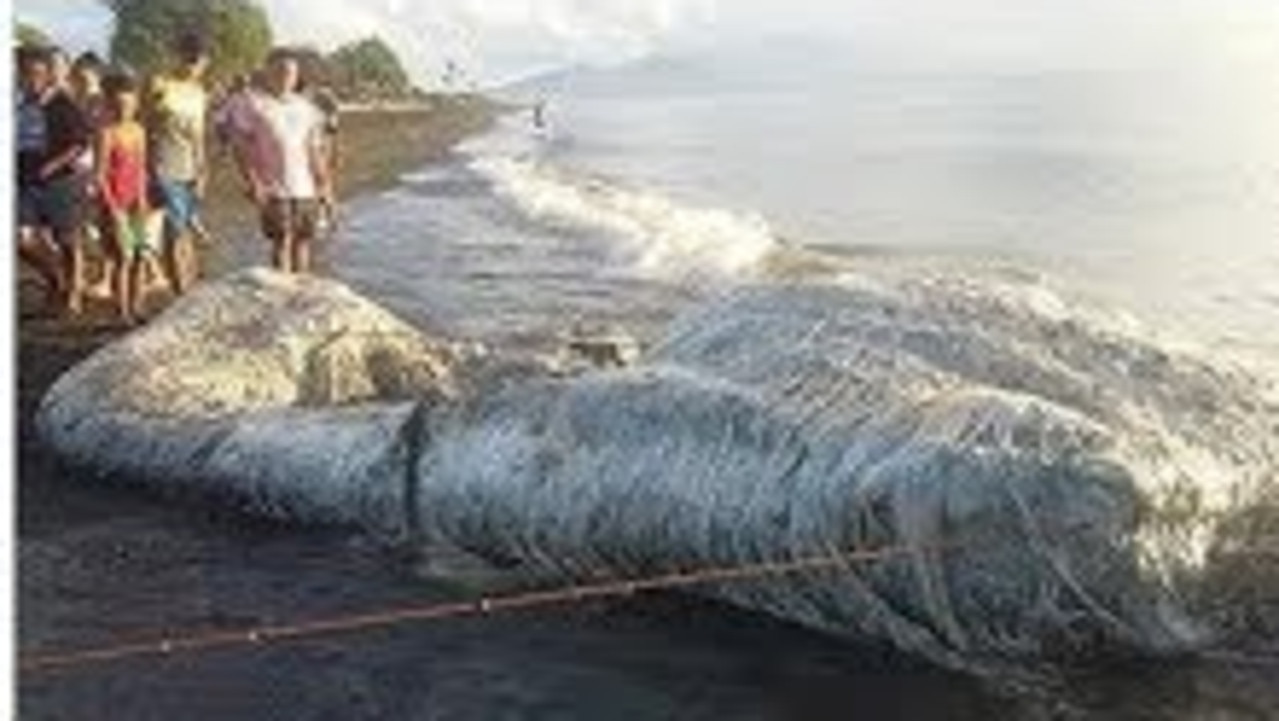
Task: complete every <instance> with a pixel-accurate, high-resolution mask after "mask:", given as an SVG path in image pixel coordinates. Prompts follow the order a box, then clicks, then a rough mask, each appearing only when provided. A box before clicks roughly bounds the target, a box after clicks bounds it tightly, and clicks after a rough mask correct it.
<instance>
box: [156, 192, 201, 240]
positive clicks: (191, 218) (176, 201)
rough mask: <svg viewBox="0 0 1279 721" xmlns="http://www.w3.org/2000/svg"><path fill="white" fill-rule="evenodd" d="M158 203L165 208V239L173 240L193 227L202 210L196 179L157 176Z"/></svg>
mask: <svg viewBox="0 0 1279 721" xmlns="http://www.w3.org/2000/svg"><path fill="white" fill-rule="evenodd" d="M154 191H155V195H156V198H155V200H156V201H157V202H156V205H157V206H159V207H161V208H164V239H165V242H169V243H171V242H173V241H175V240H177V239H178V238H180V237H182V235H183V234H184V233H185V232H186V231H187V230H188V229H190V228H191V226H192V225H193V224H194V223H195V216H196V214H197V213H198V212H199V210H200V199H199V198H198V197H197V196H196V193H195V181H192V180H173V179H171V178H156V181H155V188H154Z"/></svg>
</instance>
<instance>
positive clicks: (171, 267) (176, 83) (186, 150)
mask: <svg viewBox="0 0 1279 721" xmlns="http://www.w3.org/2000/svg"><path fill="white" fill-rule="evenodd" d="M175 50H176V53H177V65H176V67H175V68H174V70H173V72H172V73H171V74H169V75H161V76H158V77H156V78H155V79H154V80H153V81H152V85H151V91H150V94H149V109H148V113H147V115H148V123H147V124H148V126H149V128H148V129H149V131H150V133H149V134H150V148H151V151H152V152H151V153H150V156H151V166H152V168H151V170H152V180H153V184H154V187H155V189H156V191H157V195H158V199H159V200H160V202H161V204H162V205H163V208H164V213H165V226H164V228H165V229H164V235H165V238H164V250H163V252H162V256H163V261H164V263H163V265H164V272H165V275H167V276H168V279H169V287H170V288H172V290H173V292H174V294H177V295H181V294H182V293H183V292H184V291H185V290H186V288H187V287H188V285H189V283H190V281H191V280H193V279H194V278H195V276H196V274H197V272H198V270H197V267H196V266H197V262H196V252H195V247H194V238H193V237H192V236H193V234H194V228H195V226H196V223H197V220H196V218H197V216H198V214H199V207H200V199H201V197H203V195H204V185H205V181H206V178H207V163H206V155H205V151H206V149H205V135H204V130H205V119H206V116H207V115H208V112H209V96H208V92H207V91H206V90H205V87H204V74H205V71H206V69H207V68H208V64H209V56H208V52H207V50H206V49H205V45H204V40H203V39H202V38H201V37H199V36H198V35H183V36H182V37H181V38H179V40H178V42H177V45H176V47H175Z"/></svg>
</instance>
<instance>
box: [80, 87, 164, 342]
mask: <svg viewBox="0 0 1279 721" xmlns="http://www.w3.org/2000/svg"><path fill="white" fill-rule="evenodd" d="M106 90H107V98H108V107H109V109H110V118H109V120H108V121H107V122H106V123H104V124H103V126H102V127H101V128H100V129H99V130H98V133H97V142H96V144H95V148H96V151H95V153H94V158H95V161H96V162H95V166H96V167H95V179H96V185H97V194H98V198H99V200H100V202H101V206H102V207H101V210H102V217H103V219H104V222H103V228H102V230H103V233H104V237H105V238H106V240H107V243H106V245H107V247H108V248H109V251H108V252H109V253H110V255H111V256H112V260H113V261H114V262H113V263H112V278H111V286H112V291H113V295H114V296H115V299H116V303H117V307H118V309H119V312H120V317H121V318H122V319H123V320H124V321H125V322H126V323H129V324H130V325H132V324H133V323H134V322H135V319H136V318H137V315H138V311H139V305H140V302H141V299H142V298H141V296H142V271H143V260H144V257H145V256H146V255H148V254H149V253H151V252H152V251H154V250H155V249H156V246H158V245H159V244H158V243H156V242H155V241H156V240H157V238H156V237H155V236H158V235H160V233H161V232H162V230H161V227H160V223H161V222H163V218H162V217H161V216H160V214H159V213H155V212H153V211H152V210H151V207H150V203H149V202H148V199H147V189H148V183H147V135H146V130H145V129H144V128H143V127H142V124H141V123H139V122H138V120H137V115H138V85H137V83H136V82H135V81H134V79H133V78H132V77H130V76H128V75H124V74H115V75H112V76H110V77H108V78H107V81H106Z"/></svg>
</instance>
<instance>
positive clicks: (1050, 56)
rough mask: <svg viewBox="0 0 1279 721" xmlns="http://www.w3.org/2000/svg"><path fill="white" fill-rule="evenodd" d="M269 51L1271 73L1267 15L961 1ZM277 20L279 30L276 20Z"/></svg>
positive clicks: (601, 7) (1274, 60)
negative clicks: (1255, 67) (775, 51)
mask: <svg viewBox="0 0 1279 721" xmlns="http://www.w3.org/2000/svg"><path fill="white" fill-rule="evenodd" d="M263 5H264V6H265V7H266V9H267V11H268V13H269V15H270V17H271V20H272V23H273V25H274V27H275V30H276V34H277V37H278V39H279V40H280V41H281V42H306V43H311V44H315V45H318V46H320V47H322V48H332V47H334V46H336V45H338V44H341V43H343V42H347V41H350V40H354V39H357V38H361V37H365V36H368V35H373V34H376V35H380V36H382V37H384V38H385V39H386V40H387V41H388V42H389V43H390V44H391V45H392V46H393V47H395V48H396V50H397V51H398V52H399V53H400V55H401V57H402V59H403V60H404V62H405V65H406V68H407V69H408V71H409V72H410V74H411V75H412V76H413V77H414V79H415V80H416V81H417V82H419V83H421V84H423V85H426V86H431V85H434V84H436V82H437V80H438V77H439V75H440V72H441V71H442V69H443V68H444V66H445V64H446V63H447V62H449V61H453V62H456V63H458V64H459V65H460V66H462V67H463V68H464V69H465V70H466V72H467V74H468V76H469V77H470V78H471V79H472V80H475V81H477V82H479V83H480V84H482V85H494V84H500V83H502V82H504V81H508V80H510V79H513V78H517V77H521V76H526V75H528V74H530V73H534V72H538V71H543V70H549V69H554V68H558V67H564V66H572V65H611V64H617V63H621V62H626V61H629V60H635V59H638V58H643V57H648V56H653V55H661V54H687V53H702V52H714V51H715V50H716V49H720V48H723V47H725V46H729V47H734V46H735V47H743V46H751V45H756V46H764V45H767V44H768V42H769V40H770V39H773V38H778V37H789V38H814V39H818V38H824V39H826V40H828V41H837V42H838V43H840V44H841V46H842V47H847V48H848V49H849V51H850V52H856V53H858V54H860V55H863V56H865V55H871V56H876V57H882V58H884V59H885V60H886V61H887V62H891V63H895V64H901V65H905V66H925V67H927V66H943V67H960V68H963V67H978V68H981V67H991V66H999V65H1011V66H1028V67H1034V68H1057V67H1099V68H1109V67H1128V66H1169V65H1177V66H1188V67H1193V66H1196V65H1201V64H1213V63H1220V62H1230V63H1235V62H1240V63H1248V64H1258V63H1260V64H1263V65H1265V66H1267V67H1274V68H1279V7H1270V6H1261V5H1258V4H1256V3H1251V2H1248V1H1247V0H1218V1H1217V2H1216V3H1210V2H1208V0H1168V1H1167V2H1164V3H1161V4H1160V5H1159V6H1158V7H1154V6H1152V5H1150V4H1145V3H1138V2H1136V1H1135V0H1131V1H1130V2H1127V3H1123V4H1118V3H1114V2H1110V3H1103V2H1102V1H1101V0H1083V1H1082V2H1077V3H1073V4H1071V5H1070V6H1064V5H1062V4H1060V3H1056V2H1050V1H1049V0H1020V1H1014V0H965V1H964V2H957V3H951V4H948V5H946V6H942V7H938V6H937V5H936V3H926V2H924V0H905V1H904V2H899V3H895V4H894V6H893V7H891V8H884V7H882V4H880V3H872V2H871V0H851V1H850V2H847V3H845V4H843V5H842V6H840V7H838V8H832V7H829V6H828V4H827V3H818V2H817V0H790V1H789V2H785V3H783V2H780V0H738V1H737V2H734V3H731V4H729V3H726V2H717V1H716V0H649V1H642V0H594V1H593V2H586V1H585V0H519V1H516V0H508V1H507V2H500V3H494V2H491V1H489V2H479V1H478V0H449V1H444V2H439V3H436V4H435V7H434V8H433V11H432V12H431V13H429V14H426V13H422V12H420V11H418V10H417V8H415V7H413V4H411V3H408V2H405V0H377V1H375V2H356V1H355V0H318V1H317V0H265V1H264V2H263ZM15 16H16V17H17V18H18V19H22V20H26V21H30V22H33V23H35V24H37V25H38V26H40V27H42V28H43V29H45V30H46V31H48V32H49V33H50V34H51V35H53V37H54V39H55V40H56V41H58V42H60V43H62V44H65V45H67V46H69V47H71V48H74V49H80V48H88V47H92V48H97V49H99V50H102V49H105V47H106V45H107V40H108V38H109V35H110V28H111V15H110V12H109V11H108V10H107V9H106V8H105V7H104V6H103V5H102V3H100V2H99V1H98V0H17V2H16V5H15ZM286 19H287V20H286Z"/></svg>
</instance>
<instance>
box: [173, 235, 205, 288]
mask: <svg viewBox="0 0 1279 721" xmlns="http://www.w3.org/2000/svg"><path fill="white" fill-rule="evenodd" d="M178 250H179V255H178V260H179V262H180V263H181V266H180V267H181V269H182V288H183V289H184V290H185V289H187V288H190V287H191V286H193V285H195V281H196V280H197V279H198V278H199V277H200V252H199V250H198V249H197V248H196V243H195V236H194V231H192V230H191V229H188V230H187V232H186V233H185V234H184V235H183V238H182V244H181V246H179V248H178Z"/></svg>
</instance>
